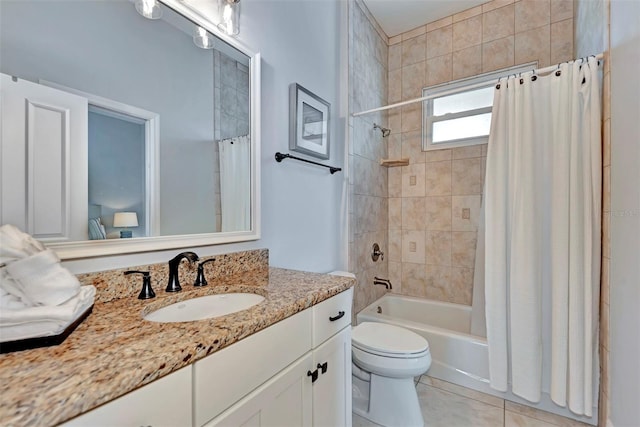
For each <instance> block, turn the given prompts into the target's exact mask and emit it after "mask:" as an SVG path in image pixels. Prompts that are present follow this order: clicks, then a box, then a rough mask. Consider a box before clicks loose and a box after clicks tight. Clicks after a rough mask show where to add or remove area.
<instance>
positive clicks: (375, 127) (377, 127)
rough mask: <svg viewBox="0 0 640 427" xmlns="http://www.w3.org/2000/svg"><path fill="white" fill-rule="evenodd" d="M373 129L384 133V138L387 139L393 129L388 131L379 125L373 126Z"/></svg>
mask: <svg viewBox="0 0 640 427" xmlns="http://www.w3.org/2000/svg"><path fill="white" fill-rule="evenodd" d="M373 128H374V129H380V132H382V137H383V138H386V137H388V136H389V135H390V134H391V129H387V128H383V127H382V126H379V125H377V124H375V123H374V124H373Z"/></svg>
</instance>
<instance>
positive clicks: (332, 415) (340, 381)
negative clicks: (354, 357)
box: [313, 326, 351, 427]
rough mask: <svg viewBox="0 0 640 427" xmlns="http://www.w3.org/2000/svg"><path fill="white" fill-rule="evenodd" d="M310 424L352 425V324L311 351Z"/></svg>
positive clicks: (322, 426) (320, 426) (326, 426)
mask: <svg viewBox="0 0 640 427" xmlns="http://www.w3.org/2000/svg"><path fill="white" fill-rule="evenodd" d="M313 360H314V364H313V365H314V367H315V368H316V369H318V379H317V380H316V381H315V382H314V383H313V426H314V427H341V426H351V326H348V327H346V328H344V329H343V330H342V331H340V332H339V333H338V334H336V335H334V336H333V337H331V338H330V339H328V340H327V341H325V342H324V343H323V344H322V345H320V346H319V347H318V348H317V349H315V350H314V351H313Z"/></svg>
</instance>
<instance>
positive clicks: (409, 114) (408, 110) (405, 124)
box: [401, 103, 424, 161]
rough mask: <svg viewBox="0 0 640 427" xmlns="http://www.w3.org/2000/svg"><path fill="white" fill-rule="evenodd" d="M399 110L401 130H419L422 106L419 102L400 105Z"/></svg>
mask: <svg viewBox="0 0 640 427" xmlns="http://www.w3.org/2000/svg"><path fill="white" fill-rule="evenodd" d="M401 112H402V132H403V133H404V132H413V131H419V130H420V126H421V124H422V106H421V105H420V103H414V104H411V105H405V106H404V107H402V109H401ZM403 140H404V138H403ZM423 161H424V160H423Z"/></svg>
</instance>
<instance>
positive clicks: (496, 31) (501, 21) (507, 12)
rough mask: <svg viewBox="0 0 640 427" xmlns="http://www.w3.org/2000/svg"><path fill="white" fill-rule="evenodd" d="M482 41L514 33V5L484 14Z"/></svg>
mask: <svg viewBox="0 0 640 427" xmlns="http://www.w3.org/2000/svg"><path fill="white" fill-rule="evenodd" d="M482 18H483V20H482V41H483V42H489V41H491V40H496V39H501V38H503V37H507V36H510V35H512V34H513V29H514V25H513V22H514V6H513V5H512V4H511V5H508V6H504V7H501V8H498V9H494V10H492V11H490V12H486V13H484V14H483V15H482Z"/></svg>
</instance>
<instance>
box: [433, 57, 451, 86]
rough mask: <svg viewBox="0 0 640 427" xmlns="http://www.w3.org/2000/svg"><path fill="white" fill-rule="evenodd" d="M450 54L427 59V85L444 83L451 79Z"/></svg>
mask: <svg viewBox="0 0 640 427" xmlns="http://www.w3.org/2000/svg"><path fill="white" fill-rule="evenodd" d="M451 64H452V58H451V54H447V55H442V56H437V57H435V58H431V59H429V60H427V86H433V85H437V84H440V83H445V82H448V81H450V80H451V75H452V74H451V73H452V66H451Z"/></svg>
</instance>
